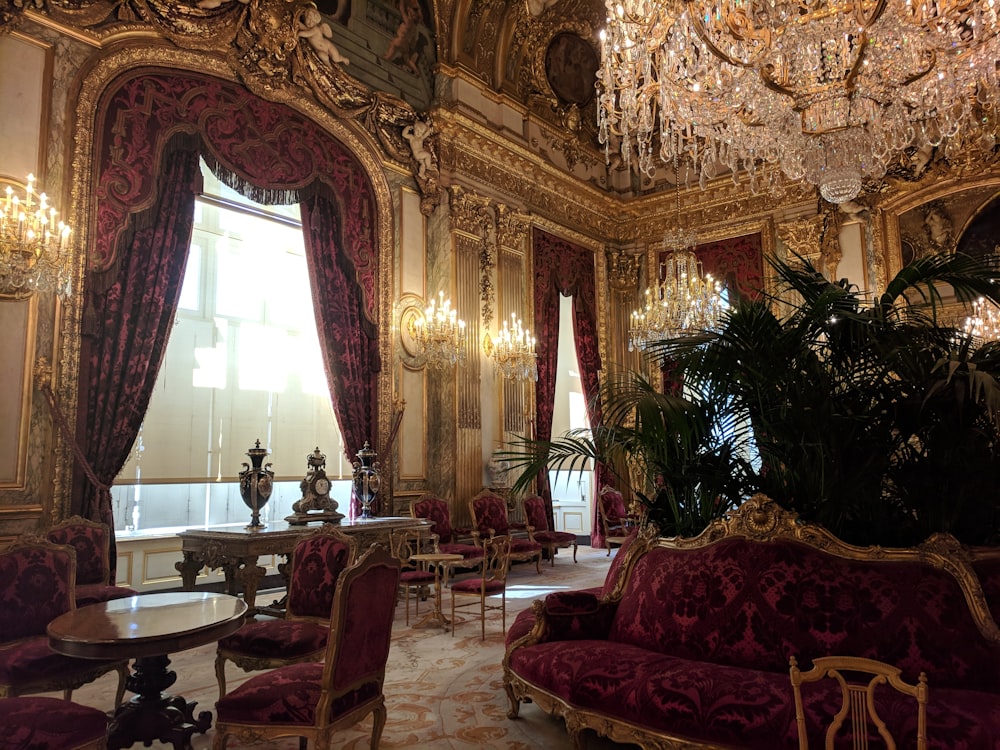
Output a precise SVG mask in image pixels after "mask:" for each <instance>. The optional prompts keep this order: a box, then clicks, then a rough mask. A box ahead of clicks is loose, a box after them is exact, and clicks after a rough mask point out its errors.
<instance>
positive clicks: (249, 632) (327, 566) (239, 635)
mask: <svg viewBox="0 0 1000 750" xmlns="http://www.w3.org/2000/svg"><path fill="white" fill-rule="evenodd" d="M356 555H357V545H356V543H355V541H354V540H353V539H351V538H350V537H348V536H346V535H345V534H344V533H343V532H341V531H340V530H338V529H337V527H336V526H333V525H330V524H326V525H324V526H322V527H320V528H318V529H316V531H315V532H313V533H312V534H309V535H308V536H304V537H302V539H300V540H299V542H298V543H297V544H296V545H295V549H294V550H293V551H292V559H291V563H290V573H289V576H288V603H287V608H286V610H285V617H284V619H282V620H273V619H264V620H257V621H253V622H248V623H247V624H245V625H244V626H243V627H242V628H240V629H239V630H237V631H236V632H235V633H233V634H232V635H230V636H226V637H225V638H223V639H222V640H220V641H219V646H218V649H217V650H216V653H215V677H216V680H217V682H218V683H219V697H220V698H221V697H222V696H224V695H225V694H226V661H231V662H233V663H235V664H236V665H237V666H238V667H240V668H242V669H243V671H245V672H251V671H255V670H260V669H274V668H275V667H281V666H285V665H286V664H298V663H300V662H306V661H319V660H320V659H321V658H322V657H323V653H324V651H325V650H326V640H327V635H328V633H329V623H330V609H331V607H332V606H333V597H334V594H335V592H336V589H337V586H338V585H339V584H338V579H339V577H340V575H341V574H342V572H343V571H344V570H345V569H346V568H347V567H348V566H350V565H351V564H352V563H353V562H354V558H355V557H356Z"/></svg>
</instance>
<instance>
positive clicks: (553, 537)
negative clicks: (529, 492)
mask: <svg viewBox="0 0 1000 750" xmlns="http://www.w3.org/2000/svg"><path fill="white" fill-rule="evenodd" d="M524 515H525V517H526V518H527V520H528V525H529V526H533V527H534V528H535V530H534V531H533V532H532V535H533V536H534V538H535V541H536V542H539V543H540V544H542V545H546V544H553V545H567V546H568V545H570V544H574V545H575V544H576V534H571V533H569V532H568V531H550V530H549V521H548V518H547V517H546V514H545V501H544V500H543V499H542V498H540V497H539V496H538V495H533V496H529V497H526V498H524Z"/></svg>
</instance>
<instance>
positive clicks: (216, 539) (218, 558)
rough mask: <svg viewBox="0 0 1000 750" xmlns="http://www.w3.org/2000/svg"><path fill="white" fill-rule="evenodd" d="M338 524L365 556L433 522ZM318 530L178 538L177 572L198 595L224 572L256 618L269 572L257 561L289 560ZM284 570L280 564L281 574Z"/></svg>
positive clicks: (233, 531)
mask: <svg viewBox="0 0 1000 750" xmlns="http://www.w3.org/2000/svg"><path fill="white" fill-rule="evenodd" d="M336 525H337V528H339V529H340V530H341V531H342V532H343V533H344V534H347V535H349V536H352V537H354V539H355V540H356V541H357V543H358V552H359V553H361V552H363V551H364V550H366V549H367V548H368V547H369V546H370V545H371V544H373V543H375V542H380V543H381V544H383V545H385V547H386V549H389V546H390V545H389V535H390V534H391V533H392V532H394V531H397V530H401V529H424V528H430V526H431V523H430V521H427V520H426V519H423V518H409V517H406V516H387V517H384V518H357V519H354V520H353V521H351V520H348V519H346V518H345V519H343V520H342V521H341V522H340V523H338V524H336ZM318 527H319V525H318V524H313V525H304V526H291V525H289V524H288V523H286V522H284V521H275V522H273V523H271V524H269V525H268V526H267V527H265V528H263V529H245V528H242V527H212V526H206V527H204V528H198V529H188V530H187V531H182V532H181V533H180V534H178V535H177V536H178V537H180V540H181V552H182V553H183V555H184V559H183V560H181V561H180V562H179V563H176V564H175V565H174V567H175V568H176V569H177V571H178V572H179V573H180V574H181V580H182V582H183V584H184V590H185V591H193V590H194V584H195V579H196V578H197V576H198V573H199V572H200V571H201V569H202V568H221V569H222V571H223V573H224V574H225V576H226V591H227V592H228V593H230V594H233V595H236V594H237V593H238V592H240V591H242V592H243V599H244V601H245V602H246V603H247V607H249V609H250V614H251V615H254V614H256V613H257V612H259V611H260V609H259V608H257V607H256V606H255V603H256V599H257V587H258V585H259V584H260V582H261V580H262V579H263V578H264V573H265V572H266V571H265V569H264V568H263V567H261V566H259V565H257V558H258V557H260V556H261V555H284V556H285V560H286V561H287V560H288V556H289V555H291V553H292V550H293V549H295V545H296V544H297V543H298V541H299V539H300V538H302V537H303V536H305V535H306V534H310V533H312V532H313V531H315V530H316V529H317V528H318ZM283 568H284V566H280V565H279V570H283ZM269 611H270V608H269Z"/></svg>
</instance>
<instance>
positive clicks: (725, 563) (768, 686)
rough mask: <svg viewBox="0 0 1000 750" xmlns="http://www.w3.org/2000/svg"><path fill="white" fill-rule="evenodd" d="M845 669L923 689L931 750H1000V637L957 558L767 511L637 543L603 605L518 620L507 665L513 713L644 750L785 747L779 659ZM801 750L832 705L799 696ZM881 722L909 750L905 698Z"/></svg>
mask: <svg viewBox="0 0 1000 750" xmlns="http://www.w3.org/2000/svg"><path fill="white" fill-rule="evenodd" d="M832 655H852V656H863V657H867V658H870V659H876V660H878V661H882V662H886V663H889V664H893V665H896V666H897V667H899V668H900V669H902V673H903V674H902V676H903V678H904V679H905V680H906V681H907V682H910V683H915V682H916V681H917V678H918V675H919V673H920V672H925V673H926V674H927V680H928V685H929V696H930V698H929V702H928V707H927V718H928V739H929V747H933V748H942V749H944V748H947V749H948V750H963V749H964V750H1000V629H998V627H997V623H996V621H995V620H994V619H993V616H992V615H991V614H990V608H989V605H987V601H986V596H985V595H984V591H983V587H982V586H981V585H980V583H979V580H978V578H977V576H976V573H975V571H974V567H973V564H972V558H971V556H970V554H969V553H968V552H967V551H965V550H963V549H962V548H961V547H960V546H959V545H958V543H957V542H955V541H954V539H952V538H951V537H947V536H937V537H934V538H933V539H931V540H929V541H928V542H926V543H925V544H924V545H922V546H921V547H919V548H917V549H914V550H889V549H882V548H859V547H853V546H850V545H846V544H844V543H842V542H840V541H839V540H837V539H836V538H834V537H833V536H831V535H830V534H829V533H827V532H826V531H824V530H823V529H820V528H819V527H815V526H811V525H809V524H803V523H799V522H797V520H796V518H795V516H794V514H791V513H787V512H785V511H783V510H781V509H780V508H779V507H778V506H777V505H775V504H774V503H773V502H772V501H770V500H768V499H767V498H765V497H763V496H757V497H755V498H752V499H751V500H750V501H748V502H747V503H746V504H744V505H743V506H742V508H740V509H738V510H737V511H735V512H734V513H733V514H731V516H730V517H729V518H728V519H726V520H725V521H719V522H716V523H715V524H713V525H712V526H711V527H710V528H708V529H707V530H706V531H705V532H704V533H702V534H701V535H699V536H698V537H696V538H694V539H687V540H679V539H670V540H659V539H656V538H655V536H654V535H653V534H652V533H649V532H643V533H642V534H640V535H639V536H638V537H635V536H633V537H632V538H630V539H629V540H628V542H627V543H626V545H625V546H623V547H622V549H621V550H620V551H619V553H618V558H617V559H616V561H615V563H614V565H613V566H612V569H611V570H610V571H609V576H608V580H607V581H606V582H605V585H604V586H603V587H602V588H601V589H596V590H590V591H584V592H556V593H554V594H550V595H549V596H548V597H547V598H546V599H545V600H544V601H541V600H539V601H536V602H535V603H534V604H533V606H532V608H531V609H529V610H526V611H525V612H522V613H521V615H520V616H519V617H518V618H517V620H516V621H515V623H514V624H513V625H512V627H511V629H510V631H508V636H507V649H506V653H505V655H504V659H503V669H504V687H505V689H506V691H507V695H508V697H509V700H510V711H509V713H508V716H509V717H510V718H512V719H513V718H516V717H517V715H518V710H519V707H520V704H521V703H522V702H529V701H533V702H535V703H537V704H538V705H539V706H540V707H541V708H542V709H544V710H546V711H548V712H549V713H552V714H554V715H558V716H562V717H564V719H565V721H566V727H567V730H568V731H569V732H570V734H571V735H573V736H574V738H575V739H576V740H577V741H578V742H579V740H580V737H579V734H580V733H581V732H582V731H583V730H584V729H588V728H589V729H592V730H594V731H596V732H597V733H598V734H601V735H605V736H607V737H610V738H611V739H613V740H615V741H618V742H629V743H635V744H637V745H640V746H642V747H646V748H675V749H679V748H759V749H760V750H776V749H777V748H798V747H799V741H798V734H797V729H796V726H795V706H794V700H793V693H792V688H791V682H790V679H789V672H788V668H789V658H790V657H792V656H795V657H796V659H797V660H798V663H799V665H800V667H801V668H803V669H808V668H809V667H810V666H811V665H812V664H811V662H812V659H814V658H816V657H819V656H832ZM803 700H804V707H805V713H806V720H807V728H808V731H809V734H810V746H811V747H823V732H824V731H825V728H826V726H827V725H828V724H829V721H830V717H831V715H832V713H833V712H835V711H836V710H837V709H838V708H839V707H840V705H841V703H840V693H839V688H837V686H836V685H835V684H834V683H833V682H832V681H831V680H822V681H820V682H818V683H814V684H810V685H807V686H803ZM878 700H879V705H878V708H879V711H880V713H881V714H882V716H883V718H885V719H886V722H887V724H888V726H889V728H890V730H892V732H893V733H894V736H895V737H896V738H897V741H898V742H899V747H913V746H915V732H916V710H915V708H914V707H913V704H912V703H911V702H909V701H911V700H912V699H909V698H907V697H906V696H902V695H900V694H898V693H892V694H890V691H888V690H886V692H885V693H884V694H880V695H879V698H878Z"/></svg>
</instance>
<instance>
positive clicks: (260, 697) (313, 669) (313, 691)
mask: <svg viewBox="0 0 1000 750" xmlns="http://www.w3.org/2000/svg"><path fill="white" fill-rule="evenodd" d="M322 675H323V663H322V662H305V663H303V664H293V665H291V666H288V667H281V668H280V669H275V670H273V671H271V672H265V673H264V674H259V675H256V676H255V677H251V678H250V679H249V680H247V681H246V682H244V683H243V684H242V685H240V687H238V688H237V689H236V690H234V691H233V692H231V693H229V694H228V695H226V696H224V697H223V698H221V699H220V700H219V701H218V703H216V704H215V710H216V715H217V717H218V721H220V722H232V723H235V724H305V725H312V724H315V723H316V713H315V711H316V704H317V702H318V701H319V695H320V689H321V685H322V680H321V678H322ZM377 695H378V686H377V685H375V684H373V683H370V682H369V683H365V684H364V685H362V686H361V687H360V688H359V689H358V690H355V691H352V692H349V693H347V694H345V695H343V696H341V697H339V698H338V699H336V700H335V701H334V702H333V704H332V706H331V707H330V718H331V720H332V719H335V718H337V717H338V716H341V715H342V714H345V713H347V712H348V711H350V710H351V709H354V708H356V707H358V706H360V705H362V704H363V703H365V702H366V701H369V700H372V699H373V698H375V697H377Z"/></svg>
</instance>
